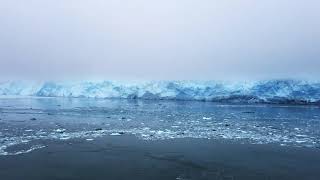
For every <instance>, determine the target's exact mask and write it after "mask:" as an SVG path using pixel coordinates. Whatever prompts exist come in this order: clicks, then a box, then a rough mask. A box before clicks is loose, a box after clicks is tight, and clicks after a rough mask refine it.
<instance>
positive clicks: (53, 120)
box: [0, 98, 320, 179]
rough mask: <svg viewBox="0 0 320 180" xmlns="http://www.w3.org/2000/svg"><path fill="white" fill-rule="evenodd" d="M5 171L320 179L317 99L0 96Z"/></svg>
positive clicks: (46, 175) (0, 158)
mask: <svg viewBox="0 0 320 180" xmlns="http://www.w3.org/2000/svg"><path fill="white" fill-rule="evenodd" d="M0 119H1V120H0V177H1V179H319V178H320V172H319V167H320V149H319V147H320V146H319V144H320V138H319V137H320V109H319V107H318V106H285V105H259V104H256V105H244V104H216V103H206V102H191V101H180V102H179V101H134V100H103V99H63V98H39V99H34V98H20V99H16V98H15V99H14V98H12V99H8V98H3V99H0Z"/></svg>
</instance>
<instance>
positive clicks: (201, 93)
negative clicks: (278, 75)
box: [0, 80, 320, 104]
mask: <svg viewBox="0 0 320 180" xmlns="http://www.w3.org/2000/svg"><path fill="white" fill-rule="evenodd" d="M0 95H1V96H33V97H74V98H81V97H83V98H121V99H123V98H124V99H155V100H196V101H212V102H240V103H286V104H320V82H319V81H305V80H263V81H262V80H260V81H241V82H240V81H237V82H232V81H132V82H125V81H104V80H103V81H48V82H27V81H6V82H0Z"/></svg>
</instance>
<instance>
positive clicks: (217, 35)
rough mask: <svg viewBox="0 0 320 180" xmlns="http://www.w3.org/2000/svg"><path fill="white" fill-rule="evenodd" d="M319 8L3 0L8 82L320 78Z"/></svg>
mask: <svg viewBox="0 0 320 180" xmlns="http://www.w3.org/2000/svg"><path fill="white" fill-rule="evenodd" d="M319 6H320V2H319V1H308V3H305V2H303V1H289V0H283V1H278V0H268V1H256V0H247V1H233V2H232V3H231V2H229V1H219V0H203V1H201V2H198V1H195V0H185V1H179V0H162V1H158V2H155V1H148V0H122V1H118V0H108V1H100V0H96V1H90V2H88V1H86V0H68V1H43V0H32V1H18V0H3V1H1V6H0V27H1V29H0V39H1V41H0V79H2V80H12V79H16V80H25V79H29V80H35V79H36V80H45V81H47V80H66V79H77V80H81V79H108V80H109V79H110V80H132V79H133V80H135V79H142V80H229V79H230V80H252V79H255V80H256V79H258V80H260V79H279V78H285V79H286V78H290V79H291V78H293V79H295V78H301V79H317V77H319V75H320V71H319V67H320V61H319V56H320V55H319V49H320V33H319V32H320V24H319V17H320V14H319V8H318V7H319ZM318 80H319V79H318Z"/></svg>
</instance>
